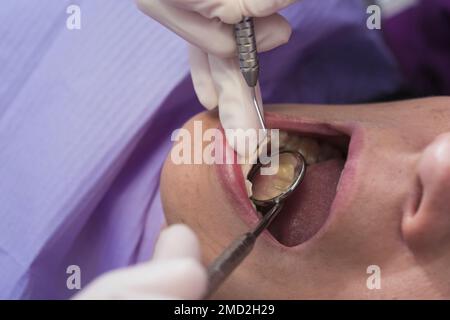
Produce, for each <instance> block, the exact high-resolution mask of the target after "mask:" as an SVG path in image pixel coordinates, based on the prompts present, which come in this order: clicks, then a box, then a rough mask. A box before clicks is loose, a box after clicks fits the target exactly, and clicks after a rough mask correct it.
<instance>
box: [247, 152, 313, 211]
mask: <svg viewBox="0 0 450 320" xmlns="http://www.w3.org/2000/svg"><path fill="white" fill-rule="evenodd" d="M277 156H278V157H279V158H278V159H279V160H278V161H279V163H278V170H277V172H276V173H275V174H273V175H264V174H262V172H261V169H262V168H264V167H269V166H270V165H271V163H268V164H262V163H260V162H258V163H257V164H255V165H254V166H253V168H252V169H251V170H250V172H249V174H248V176H247V177H248V179H249V180H250V182H251V183H252V196H251V197H250V199H251V200H252V201H253V203H254V204H255V205H256V206H259V207H266V206H269V205H275V204H278V203H280V202H281V201H283V200H284V199H286V197H288V196H289V195H290V194H291V193H292V192H293V191H294V190H295V189H296V188H297V186H298V185H299V184H300V183H301V182H302V181H303V178H304V177H305V173H306V160H305V158H304V157H303V155H302V154H301V153H299V152H296V151H290V150H289V151H288V150H284V151H280V152H279V153H278V154H277ZM272 157H273V156H272Z"/></svg>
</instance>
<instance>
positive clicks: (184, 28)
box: [137, 0, 291, 57]
mask: <svg viewBox="0 0 450 320" xmlns="http://www.w3.org/2000/svg"><path fill="white" fill-rule="evenodd" d="M137 3H138V6H139V8H140V9H141V10H142V11H143V12H144V13H145V14H147V15H148V16H150V17H152V18H153V19H155V20H157V21H158V22H159V23H161V24H163V25H164V26H166V27H167V28H169V29H170V30H172V31H173V32H175V33H176V34H178V35H179V36H180V37H182V38H184V39H185V40H186V41H188V42H189V43H191V44H193V45H194V46H197V47H199V48H200V49H201V50H203V51H204V52H207V53H209V54H212V55H215V56H219V57H233V56H236V43H235V39H234V35H233V26H231V25H229V24H226V23H223V22H221V21H220V20H218V19H208V18H205V17H203V16H202V15H200V14H199V13H196V12H192V11H187V10H183V9H180V8H177V7H174V6H171V5H169V4H167V3H166V2H165V1H164V0H137ZM255 33H256V44H257V47H258V50H259V51H261V52H263V51H267V50H270V49H273V48H275V47H277V46H279V45H282V44H284V43H286V41H287V40H288V39H289V37H290V35H291V27H290V25H289V23H288V22H287V21H286V20H285V19H284V18H283V17H282V16H280V15H278V14H275V15H271V16H269V17H266V18H261V19H256V20H255Z"/></svg>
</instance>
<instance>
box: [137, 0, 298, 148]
mask: <svg viewBox="0 0 450 320" xmlns="http://www.w3.org/2000/svg"><path fill="white" fill-rule="evenodd" d="M136 1H137V4H138V6H139V8H140V9H141V10H142V11H143V12H144V13H146V14H147V15H148V16H150V17H152V18H153V19H155V20H157V21H158V22H160V23H161V24H163V25H164V26H166V27H167V28H169V29H170V30H172V31H173V32H175V33H177V34H178V35H179V36H181V37H182V38H184V39H185V40H187V41H188V42H189V43H190V44H191V46H190V48H189V54H190V64H191V74H192V79H193V82H194V88H195V92H196V94H197V96H198V99H199V101H200V102H201V103H202V104H203V105H204V106H205V107H206V108H207V109H213V108H215V107H216V106H219V117H220V121H221V124H222V126H223V127H224V128H225V129H244V130H246V129H250V128H254V129H257V128H259V127H260V126H259V122H258V118H257V115H256V112H255V111H254V107H253V101H252V99H251V96H250V93H249V89H248V87H247V84H246V83H245V81H244V79H243V77H242V75H241V73H240V70H239V63H238V62H237V57H236V55H237V54H236V51H237V49H236V43H235V39H234V33H233V26H232V25H231V24H235V23H238V22H240V21H241V20H242V17H243V16H251V17H256V18H255V19H254V23H255V33H256V43H257V48H258V51H260V52H263V51H267V50H270V49H273V48H275V47H277V46H279V45H281V44H284V43H286V42H287V41H288V40H289V37H290V35H291V27H290V25H289V23H288V22H287V21H286V20H285V19H284V18H283V17H282V16H281V15H279V14H277V13H276V12H277V11H279V10H281V9H282V8H284V7H286V6H288V5H290V4H291V3H293V2H295V1H296V0H136ZM257 95H258V97H257V98H258V99H259V100H260V101H259V102H261V96H260V91H259V88H258V89H257ZM260 105H262V104H260ZM228 142H229V143H230V145H231V146H232V147H233V148H235V150H236V151H238V153H239V154H241V155H243V152H244V150H243V149H242V150H239V149H236V143H235V141H231V140H230V139H228Z"/></svg>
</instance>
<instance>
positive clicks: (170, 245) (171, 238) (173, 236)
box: [153, 224, 201, 261]
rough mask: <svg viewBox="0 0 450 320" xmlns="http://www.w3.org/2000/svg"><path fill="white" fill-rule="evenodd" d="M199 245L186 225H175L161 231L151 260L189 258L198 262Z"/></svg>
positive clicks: (199, 254) (199, 255)
mask: <svg viewBox="0 0 450 320" xmlns="http://www.w3.org/2000/svg"><path fill="white" fill-rule="evenodd" d="M200 257H201V253H200V244H199V242H198V239H197V236H196V235H195V233H194V232H193V231H192V230H191V229H190V228H189V227H188V226H186V225H183V224H175V225H172V226H169V227H168V228H166V229H165V230H163V231H162V232H161V234H160V236H159V238H158V241H157V243H156V246H155V252H154V255H153V260H155V261H157V260H167V259H179V258H191V259H196V260H200Z"/></svg>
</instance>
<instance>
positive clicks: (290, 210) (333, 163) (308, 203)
mask: <svg viewBox="0 0 450 320" xmlns="http://www.w3.org/2000/svg"><path fill="white" fill-rule="evenodd" d="M343 168H344V160H341V159H331V160H328V161H325V162H320V163H317V164H313V165H310V166H308V168H307V170H306V175H305V178H304V180H303V182H302V184H301V185H300V186H298V187H297V189H296V190H295V191H294V193H293V194H291V195H290V196H289V198H288V199H287V200H286V202H285V205H284V208H283V210H282V211H281V212H280V214H279V216H278V217H277V218H276V219H275V220H274V221H273V222H272V224H271V226H270V228H269V231H270V233H271V234H272V235H273V236H274V237H275V238H276V239H277V240H278V241H279V242H280V243H281V244H283V245H285V246H288V247H292V246H296V245H298V244H300V243H302V242H305V241H306V240H308V239H310V238H311V237H312V236H313V235H315V234H316V233H317V231H319V229H320V228H321V227H322V225H323V224H324V223H325V221H326V219H327V217H328V215H329V213H330V208H331V204H332V202H333V199H334V197H335V195H336V187H337V184H338V181H339V178H340V176H341V172H342V169H343Z"/></svg>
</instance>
